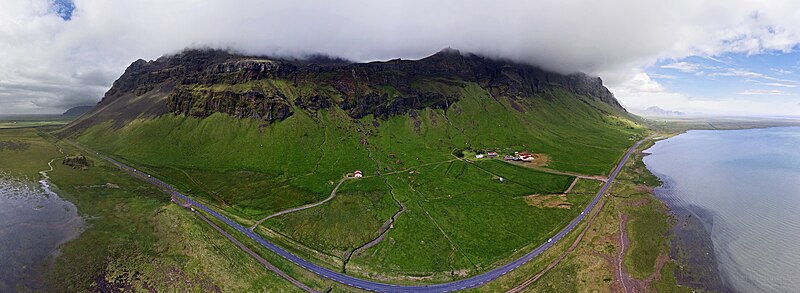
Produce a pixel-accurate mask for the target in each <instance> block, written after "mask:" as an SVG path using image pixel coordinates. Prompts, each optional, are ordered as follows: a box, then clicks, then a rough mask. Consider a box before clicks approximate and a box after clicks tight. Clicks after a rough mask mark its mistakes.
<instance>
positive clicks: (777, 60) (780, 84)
mask: <svg viewBox="0 0 800 293" xmlns="http://www.w3.org/2000/svg"><path fill="white" fill-rule="evenodd" d="M647 73H648V75H650V77H651V78H653V79H654V80H656V81H658V82H659V83H660V84H662V85H664V86H665V87H666V88H667V89H669V90H670V91H673V92H680V93H684V94H687V95H690V96H699V97H716V98H722V97H725V98H732V97H739V98H741V99H747V98H756V97H761V98H763V97H766V96H769V97H772V98H777V99H788V98H794V99H796V98H797V97H798V96H800V50H798V49H797V48H795V50H792V51H790V52H765V53H761V54H754V55H748V54H744V53H727V54H723V55H720V56H714V57H698V56H692V57H687V58H682V59H679V60H663V61H661V62H658V63H656V64H655V66H652V67H650V68H648V70H647Z"/></svg>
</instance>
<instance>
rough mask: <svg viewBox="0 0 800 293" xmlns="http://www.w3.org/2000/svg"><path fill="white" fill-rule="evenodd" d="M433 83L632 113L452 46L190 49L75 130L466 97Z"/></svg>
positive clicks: (146, 68)
mask: <svg viewBox="0 0 800 293" xmlns="http://www.w3.org/2000/svg"><path fill="white" fill-rule="evenodd" d="M432 82H435V83H436V84H446V85H448V86H449V87H463V86H465V85H466V84H468V83H475V84H478V85H480V86H481V87H483V88H484V89H486V90H487V91H488V92H489V93H491V94H492V95H493V96H503V97H508V98H515V99H529V98H546V97H547V96H548V92H549V91H550V90H552V89H553V88H554V87H560V88H563V89H565V90H567V91H569V92H571V93H573V94H576V95H582V96H586V97H589V98H592V99H597V100H599V101H602V102H604V103H606V104H608V105H610V106H612V107H613V108H615V109H618V110H619V111H620V112H623V113H624V112H625V109H624V108H622V106H620V104H619V103H618V102H617V100H616V99H615V98H614V96H613V94H612V93H611V92H609V91H608V89H607V88H606V87H604V86H603V83H602V81H601V80H600V78H597V77H590V76H587V75H585V74H582V73H578V74H570V75H562V74H557V73H552V72H547V71H545V70H542V69H539V68H536V67H533V66H529V65H522V64H516V63H513V62H509V61H502V60H492V59H489V58H485V57H481V56H477V55H473V54H462V53H460V52H458V51H455V50H450V49H448V50H444V51H441V52H439V53H437V54H435V55H432V56H430V57H427V58H424V59H420V60H399V59H397V60H390V61H386V62H370V63H350V62H347V61H344V60H339V59H330V58H312V59H308V60H281V59H270V58H264V57H257V56H244V55H238V54H233V53H230V52H226V51H220V50H186V51H184V52H182V53H179V54H176V55H171V56H164V57H161V58H159V59H157V60H154V61H145V60H138V61H136V62H133V64H131V65H130V66H129V67H128V68H127V69H126V70H125V73H124V74H123V75H122V76H121V77H120V78H119V79H118V80H117V81H115V82H114V84H113V86H112V88H111V89H110V90H109V91H108V92H107V93H106V94H105V96H104V97H103V99H102V100H101V101H100V102H99V103H98V105H97V106H96V107H95V108H94V109H93V110H92V111H91V112H90V113H88V114H87V115H85V116H84V117H82V119H79V120H78V121H76V122H74V123H73V124H71V125H70V126H69V127H68V128H67V131H70V130H79V129H83V128H86V127H88V126H90V125H93V124H96V123H101V122H104V121H108V120H110V121H112V122H114V123H115V124H117V125H122V124H125V123H127V122H128V121H130V120H132V119H135V118H137V117H142V116H144V117H148V116H159V115H164V114H168V113H174V114H183V115H190V116H196V117H206V116H209V115H211V114H213V113H216V112H221V113H226V114H229V115H232V116H235V117H239V118H252V119H260V120H264V121H266V122H273V121H279V120H283V119H286V118H288V117H291V116H292V115H293V114H294V113H295V112H296V111H309V112H314V111H318V110H320V109H324V108H331V107H338V108H340V109H342V110H344V111H345V112H346V113H348V114H349V115H350V116H351V117H353V118H361V117H364V116H367V115H370V114H372V115H374V116H375V117H380V118H386V117H390V116H393V115H403V114H406V113H408V112H409V111H410V110H413V109H422V108H426V107H430V108H443V109H444V108H448V107H450V105H452V104H453V103H454V102H457V101H458V100H459V98H460V97H459V95H458V91H449V90H447V89H446V88H445V89H443V88H442V87H441V86H430V85H431V84H432Z"/></svg>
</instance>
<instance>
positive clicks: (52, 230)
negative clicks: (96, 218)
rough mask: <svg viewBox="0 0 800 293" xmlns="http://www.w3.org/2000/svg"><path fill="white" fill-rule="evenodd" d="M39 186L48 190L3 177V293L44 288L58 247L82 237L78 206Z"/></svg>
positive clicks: (0, 276) (0, 247)
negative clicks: (44, 274) (45, 273)
mask: <svg viewBox="0 0 800 293" xmlns="http://www.w3.org/2000/svg"><path fill="white" fill-rule="evenodd" d="M45 175H46V174H45ZM44 178H45V179H46V177H44ZM40 184H45V185H44V186H46V187H47V188H46V189H45V188H32V187H30V186H28V185H26V184H24V183H22V182H20V181H18V180H16V179H14V178H11V177H9V176H6V175H3V174H0V292H15V291H17V290H20V289H23V290H24V289H26V288H27V289H30V290H37V289H41V288H42V281H41V280H40V275H41V272H42V270H43V269H44V267H45V266H46V265H47V264H48V262H49V261H50V260H52V259H53V257H54V256H55V255H57V253H58V246H59V245H60V244H61V243H64V242H66V241H67V240H70V239H72V238H74V237H76V236H77V235H78V234H80V231H81V227H82V224H83V221H82V219H81V218H80V217H79V216H78V214H77V209H76V208H75V205H73V204H72V203H70V202H68V201H66V200H64V199H61V198H60V197H58V195H57V194H56V193H55V192H53V191H52V190H51V189H50V185H48V182H46V181H43V182H40ZM44 186H43V187H44Z"/></svg>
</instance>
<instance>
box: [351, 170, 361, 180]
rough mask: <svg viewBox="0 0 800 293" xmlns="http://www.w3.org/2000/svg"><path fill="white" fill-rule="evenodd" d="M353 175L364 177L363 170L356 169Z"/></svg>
mask: <svg viewBox="0 0 800 293" xmlns="http://www.w3.org/2000/svg"><path fill="white" fill-rule="evenodd" d="M353 177H355V178H361V177H364V173H361V170H356V171H355V172H353Z"/></svg>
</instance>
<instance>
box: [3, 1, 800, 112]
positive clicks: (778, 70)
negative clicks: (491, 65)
mask: <svg viewBox="0 0 800 293" xmlns="http://www.w3.org/2000/svg"><path fill="white" fill-rule="evenodd" d="M0 2H1V5H0V6H1V7H0V114H2V113H60V112H62V111H63V110H64V109H66V108H69V107H71V106H76V105H86V104H89V105H91V104H94V103H96V102H97V101H98V100H99V99H100V97H101V96H102V95H103V93H104V92H105V91H106V90H107V89H108V88H109V87H110V86H111V83H112V82H113V81H114V80H115V79H116V78H117V77H118V76H119V75H120V74H122V72H123V71H124V69H125V68H126V67H127V65H129V64H130V63H131V62H133V61H134V60H136V59H139V58H144V59H155V58H157V57H159V56H161V55H163V54H165V53H174V52H177V51H179V50H181V49H183V48H185V47H192V46H195V47H196V46H212V47H226V48H234V49H237V50H241V51H245V52H248V53H255V54H267V55H303V54H308V53H325V54H330V55H336V56H341V57H344V58H347V59H351V60H355V61H372V60H386V59H393V58H404V59H411V58H421V57H424V56H427V55H430V54H432V53H435V52H436V51H438V50H440V49H442V48H446V47H452V48H456V49H459V50H461V51H467V52H474V53H478V54H483V55H488V56H496V57H504V58H511V59H514V60H516V61H520V62H525V63H530V64H534V65H538V66H542V67H545V68H547V69H550V70H554V71H559V72H564V73H569V72H576V71H583V72H586V73H589V74H593V75H598V76H600V77H602V78H603V79H604V80H605V82H606V85H607V86H609V87H610V88H611V90H612V91H613V92H614V93H615V94H616V96H617V97H618V98H619V99H620V101H621V102H622V103H623V104H624V105H626V106H627V107H629V108H630V109H633V110H635V109H640V108H646V107H648V106H653V105H656V106H661V107H662V108H665V109H669V110H681V111H686V112H704V113H719V114H757V115H800V93H798V91H797V86H798V85H800V83H798V80H800V76H798V75H796V74H795V72H800V68H798V66H800V64H798V60H800V59H798V58H799V57H800V54H798V53H797V52H795V50H794V49H795V48H796V47H797V45H798V42H800V1H796V0H774V1H769V0H719V1H702V0H671V1H663V0H658V1H646V0H636V1H630V0H604V1H593V0H584V1H579V0H561V1H470V0H458V1H435V2H434V1H421V0H404V1H375V0H365V1H350V0H338V1H265V0H216V1H215V0H170V1H166V0H136V1H133V0H128V1H121V0H116V1H115V0H74V1H70V0H0ZM765 64H767V65H765Z"/></svg>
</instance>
